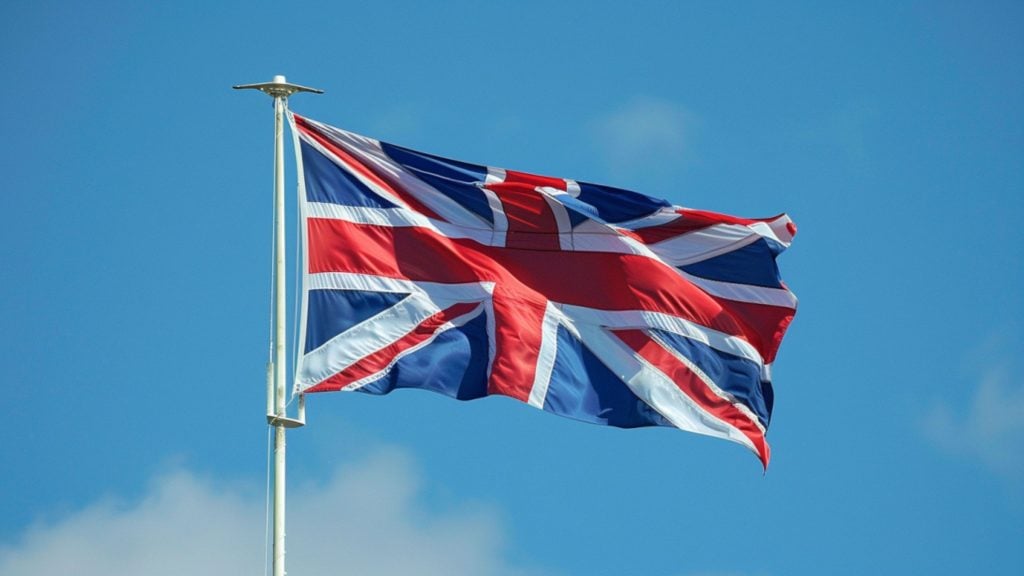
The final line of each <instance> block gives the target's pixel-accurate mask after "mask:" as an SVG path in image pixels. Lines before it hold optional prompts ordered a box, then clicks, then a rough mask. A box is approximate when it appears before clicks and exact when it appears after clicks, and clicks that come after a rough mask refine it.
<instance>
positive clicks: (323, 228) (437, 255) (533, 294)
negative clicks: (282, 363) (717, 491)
mask: <svg viewBox="0 0 1024 576" xmlns="http://www.w3.org/2000/svg"><path fill="white" fill-rule="evenodd" d="M308 238H309V272H310V273H312V274H317V273H321V272H351V273H357V274H371V275H375V276H384V277H388V278H400V279H407V280H413V281H425V282H442V283H463V282H481V281H483V282H494V283H495V284H496V285H497V286H500V287H501V290H502V291H503V292H504V293H505V294H507V295H508V297H509V298H512V299H515V300H517V301H520V302H529V303H531V304H532V305H535V306H538V307H540V308H543V307H544V306H546V304H547V302H548V301H554V302H559V303H563V304H571V305H576V306H584V307H587V308H594V309H599V310H609V311H617V310H646V311H651V312H662V313H665V314H669V315H672V316H677V317H680V318H683V319H685V320H688V321H691V322H694V323H696V324H700V325H702V326H706V327H708V328H711V329H713V330H716V331H718V332H722V333H724V334H729V335H731V336H737V337H739V338H743V339H744V340H746V341H747V342H750V343H751V345H753V346H754V347H755V348H756V349H757V350H758V351H759V352H760V354H761V355H762V357H771V356H772V354H773V353H774V348H775V347H777V345H778V338H777V335H779V334H781V331H783V330H784V329H785V326H781V325H778V324H776V325H771V324H770V322H768V321H767V320H765V319H766V318H768V316H767V315H765V314H762V315H761V316H757V313H758V312H760V310H758V309H756V308H752V306H754V307H756V306H757V305H746V304H743V303H739V304H737V303H736V302H734V301H732V300H721V301H718V300H716V299H714V298H712V297H711V296H709V295H708V294H707V293H705V292H704V291H703V290H701V289H700V288H698V287H696V286H694V285H693V284H691V283H690V282H689V281H687V280H686V279H685V278H683V277H682V276H680V275H679V273H678V272H676V271H675V269H673V268H671V267H669V266H667V265H665V264H663V263H661V262H659V261H657V260H654V259H652V258H648V257H645V256H639V255H634V254H615V253H607V252H562V251H558V252H556V251H541V250H510V249H507V248H497V247H493V246H485V245H482V244H480V243H478V242H475V241H472V240H465V239H460V240H453V239H451V238H447V237H445V236H442V235H439V234H437V233H436V232H434V231H432V230H429V229H427V228H420V227H400V228H395V227H389V226H376V225H366V224H355V223H352V222H346V221H344V220H337V219H326V218H324V219H319V218H310V219H309V220H308ZM769 308H772V307H769ZM783 310H787V309H783ZM734 311H736V312H734ZM769 311H770V312H774V311H771V310H769ZM734 314H735V315H734ZM790 317H791V315H790ZM741 319H742V320H743V321H741ZM783 321H785V322H786V323H788V320H786V319H785V318H781V319H780V320H779V322H783Z"/></svg>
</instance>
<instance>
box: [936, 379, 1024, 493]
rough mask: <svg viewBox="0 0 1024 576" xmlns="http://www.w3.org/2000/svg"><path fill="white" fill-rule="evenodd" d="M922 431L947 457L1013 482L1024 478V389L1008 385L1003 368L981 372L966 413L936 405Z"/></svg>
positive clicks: (945, 404) (946, 405)
mask: <svg viewBox="0 0 1024 576" xmlns="http://www.w3.org/2000/svg"><path fill="white" fill-rule="evenodd" d="M961 412H965V413H963V414H962V415H960V413H961ZM924 432H925V434H926V435H927V436H928V437H929V438H930V439H931V440H932V441H933V442H934V443H935V444H936V445H938V446H939V447H940V448H942V449H944V450H946V451H948V452H950V453H953V454H956V455H959V456H963V457H968V458H973V459H976V460H978V461H980V462H982V463H983V464H985V465H986V466H987V467H989V468H990V469H992V470H993V471H995V472H997V473H999V474H1001V475H1004V476H1007V477H1009V478H1011V479H1015V480H1019V479H1024V386H1020V385H1014V384H1013V383H1012V382H1011V380H1010V370H1009V369H1008V368H1007V367H1006V366H995V367H989V368H987V369H985V372H983V373H982V375H981V378H980V380H979V381H978V385H977V388H976V389H975V390H974V394H973V397H972V398H971V400H970V404H969V405H968V406H967V407H966V410H964V411H961V410H954V409H952V408H951V407H950V406H949V404H948V403H938V404H935V405H934V406H933V407H932V410H931V411H930V412H929V413H928V415H927V417H926V418H925V420H924Z"/></svg>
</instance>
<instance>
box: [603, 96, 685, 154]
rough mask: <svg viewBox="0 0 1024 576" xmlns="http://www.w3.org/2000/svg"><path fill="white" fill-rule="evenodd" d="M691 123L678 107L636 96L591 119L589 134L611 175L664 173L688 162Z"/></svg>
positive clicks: (683, 110)
mask: <svg viewBox="0 0 1024 576" xmlns="http://www.w3.org/2000/svg"><path fill="white" fill-rule="evenodd" d="M692 123H693V119H692V116H691V114H690V113H689V112H688V111H687V110H686V109H685V108H683V107H682V106H680V105H679V104H676V103H674V102H671V101H668V100H663V99H659V98H651V97H648V96H637V97H634V98H633V99H631V100H630V101H628V102H627V103H626V104H624V105H623V106H621V107H619V108H617V109H616V110H613V111H612V112H610V113H608V114H606V115H604V116H602V117H600V118H598V119H596V120H594V121H593V122H592V123H591V126H590V131H591V133H592V134H593V135H594V136H595V140H596V141H597V142H598V146H599V147H600V149H601V152H602V153H603V154H604V156H605V159H606V161H607V162H608V164H609V167H610V168H611V169H612V171H613V172H618V173H629V172H632V171H637V170H639V171H643V172H650V171H651V170H655V171H665V170H668V169H669V168H671V167H676V166H678V165H679V164H680V163H682V162H683V161H684V160H687V153H688V152H689V150H688V136H689V134H688V131H689V129H690V127H691V125H692Z"/></svg>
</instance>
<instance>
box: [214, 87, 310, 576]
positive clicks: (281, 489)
mask: <svg viewBox="0 0 1024 576" xmlns="http://www.w3.org/2000/svg"><path fill="white" fill-rule="evenodd" d="M234 88H235V89H236V90H245V89H252V90H259V91H261V92H264V93H265V94H268V95H269V96H271V97H273V98H274V296H275V302H274V334H273V344H274V360H273V361H272V363H271V364H272V365H271V367H270V371H271V372H272V373H273V377H270V375H268V378H267V411H268V414H267V423H268V424H269V425H271V426H273V427H274V553H273V555H274V572H273V576H285V569H284V511H285V506H284V503H285V446H286V443H285V430H286V429H288V428H297V427H299V426H302V425H303V424H305V422H304V421H303V419H292V418H288V417H287V414H286V413H285V380H286V375H285V367H286V366H287V359H286V357H285V344H286V342H287V340H286V339H285V327H286V326H285V325H286V316H285V313H286V298H285V296H286V293H285V262H284V260H285V237H284V232H285V230H284V221H285V220H284V117H285V111H286V110H287V108H288V97H289V96H291V95H292V94H295V93H296V92H312V93H314V94H323V90H317V89H316V88H307V87H305V86H299V85H297V84H289V83H288V82H286V81H285V77H284V76H274V79H273V80H272V81H271V82H264V83H261V84H242V85H240V86H235V87H234ZM271 408H273V412H272V413H271V412H270V409H271Z"/></svg>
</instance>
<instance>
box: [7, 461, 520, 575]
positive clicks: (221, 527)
mask: <svg viewBox="0 0 1024 576" xmlns="http://www.w3.org/2000/svg"><path fill="white" fill-rule="evenodd" d="M419 490H420V479H419V476H418V474H417V473H416V471H415V470H414V467H413V465H412V463H411V462H410V458H409V457H408V456H406V455H405V454H404V453H402V452H400V451H396V450H386V451H382V452H380V453H377V454H375V455H374V456H372V457H371V458H369V459H368V460H366V461H364V462H362V463H359V464H357V465H354V466H349V467H346V468H344V469H341V470H339V471H338V472H337V473H335V474H334V475H333V476H332V477H331V478H330V479H329V480H328V481H327V482H326V483H325V484H324V485H322V486H296V485H292V486H290V488H289V497H288V498H289V500H288V506H289V510H288V549H287V552H288V555H287V559H288V569H289V572H291V573H293V574H322V575H329V574H360V575H363V576H373V575H378V574H379V575H386V574H387V575H390V574H403V575H418V576H434V575H437V576H441V575H445V576H525V575H526V574H527V572H525V571H522V570H518V569H516V568H514V567H512V566H510V565H509V564H508V563H507V562H505V560H504V559H503V558H504V554H503V546H504V535H503V533H502V528H501V523H500V521H499V519H498V518H497V516H496V514H495V512H494V511H492V510H489V509H487V508H483V507H477V508H463V509H460V510H455V511H451V510H448V511H441V512H427V511H425V510H424V509H423V506H422V505H421V504H420V503H419V502H418V500H417V498H418V495H419ZM256 492H257V491H254V490H250V489H246V488H239V487H237V486H235V487H232V486H221V485H219V484H218V483H217V482H215V481H213V480H211V479H207V478H203V477H201V476H199V475H196V474H195V473H192V472H190V471H187V470H177V471H174V472H172V473H169V474H166V475H163V476H160V477H158V478H156V479H155V480H154V481H153V482H152V483H151V485H150V487H149V489H148V490H147V493H146V494H145V495H144V496H143V497H142V498H141V499H139V500H138V501H136V502H131V503H125V502H122V501H118V500H116V499H113V498H106V499H103V500H101V501H99V502H96V503H93V504H91V505H89V506H87V507H85V508H83V509H81V510H79V511H76V512H74V513H72V514H70V515H69V516H67V517H65V518H63V519H61V520H59V521H56V522H52V523H40V524H37V525H34V526H31V527H29V528H27V529H26V530H25V531H24V532H23V533H22V534H21V535H20V536H19V537H18V538H17V539H16V540H15V541H13V542H0V574H12V575H13V574H32V575H33V576H51V575H52V576H66V575H68V574H74V575H75V576H99V575H104V576H119V575H125V576H127V575H133V576H134V575H137V574H146V575H147V576H163V575H167V576H170V575H172V574H173V575H180V574H194V575H207V574H208V575H211V576H212V575H225V574H262V573H263V572H264V552H265V548H264V543H263V536H264V527H265V512H264V502H263V494H262V493H259V494H257V493H256Z"/></svg>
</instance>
